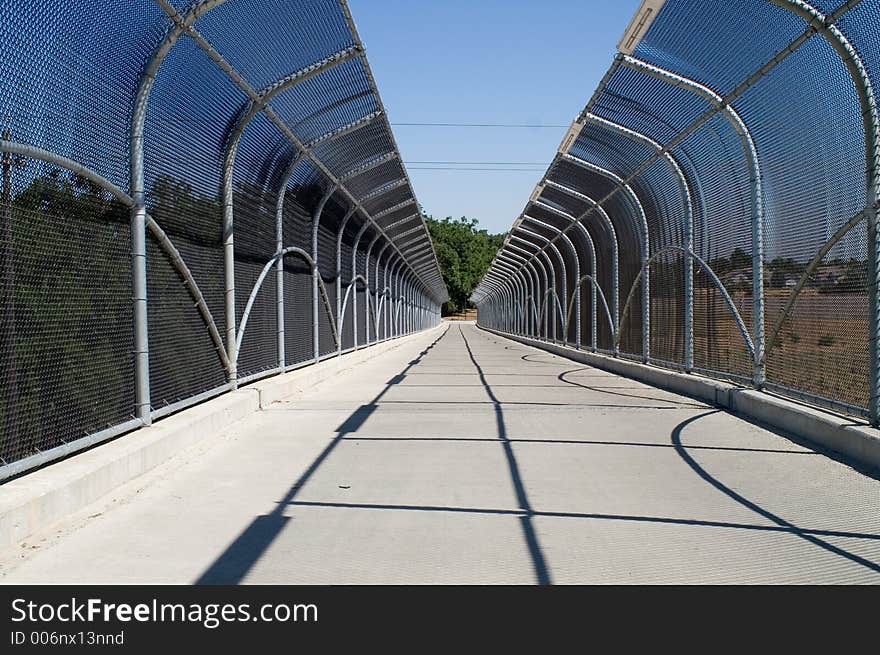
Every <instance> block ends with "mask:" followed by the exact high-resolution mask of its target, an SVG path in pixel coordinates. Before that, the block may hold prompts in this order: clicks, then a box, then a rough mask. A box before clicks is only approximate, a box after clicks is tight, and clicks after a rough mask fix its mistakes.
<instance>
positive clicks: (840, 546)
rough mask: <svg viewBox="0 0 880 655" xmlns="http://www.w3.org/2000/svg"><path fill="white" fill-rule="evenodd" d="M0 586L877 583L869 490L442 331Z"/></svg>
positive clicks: (653, 400)
mask: <svg viewBox="0 0 880 655" xmlns="http://www.w3.org/2000/svg"><path fill="white" fill-rule="evenodd" d="M0 567H2V569H0V570H2V575H3V577H2V582H5V583H18V582H58V583H60V582H90V583H92V582H94V583H131V582H177V583H188V582H210V583H238V582H247V583H309V584H311V583H405V584H406V583H536V582H540V583H856V582H873V583H877V582H880V482H878V481H877V480H875V479H873V478H871V477H868V476H865V475H863V474H861V473H859V472H857V471H855V470H853V469H852V468H850V467H848V466H846V465H844V464H841V463H839V462H836V461H834V460H832V459H829V458H827V457H825V456H824V455H821V454H818V453H815V452H813V451H811V450H810V449H808V448H806V447H804V446H802V445H798V444H796V443H794V442H792V441H790V440H788V439H786V438H784V437H782V436H779V435H777V434H774V433H772V432H769V431H767V430H765V429H762V428H760V427H757V426H755V425H752V424H750V423H747V422H745V421H743V420H741V419H738V418H735V417H733V416H730V415H728V414H725V413H723V412H720V411H717V410H715V409H714V408H712V407H710V406H707V405H704V404H701V403H699V402H695V401H693V400H690V399H688V398H684V397H681V396H676V395H674V394H670V393H667V392H664V391H660V390H658V389H655V388H652V387H648V386H646V385H643V384H640V383H637V382H633V381H631V380H628V379H624V378H621V377H617V376H615V375H611V374H609V373H604V372H602V371H599V370H596V369H593V368H589V367H585V366H583V365H579V364H576V363H573V362H571V361H569V360H566V359H562V358H559V357H555V356H552V355H549V354H547V353H544V352H542V351H539V350H535V349H533V348H529V347H526V346H521V345H518V344H515V343H513V342H510V341H507V340H504V339H501V338H499V337H495V336H493V335H490V334H488V333H486V332H483V331H481V330H478V329H477V328H475V327H474V326H473V325H472V324H468V323H454V324H449V325H448V326H444V327H443V328H440V329H439V330H435V331H432V332H431V333H430V334H426V335H424V336H422V337H419V338H417V339H414V340H412V341H410V342H408V343H406V344H404V345H402V346H401V347H399V348H397V349H395V350H393V351H391V352H390V353H388V354H386V355H383V356H382V357H379V358H377V359H375V360H371V361H369V362H367V363H365V364H362V365H360V366H358V367H356V368H355V369H353V370H351V371H349V372H346V373H342V374H340V375H339V376H337V377H335V378H333V379H331V380H330V381H328V382H325V383H323V384H321V385H319V386H318V387H316V388H314V389H312V390H310V391H308V392H306V393H303V394H301V395H299V396H297V397H294V398H291V399H290V400H289V401H288V402H284V403H277V404H275V405H273V406H272V408H271V409H270V410H268V411H265V412H261V413H260V414H259V415H258V416H257V417H256V418H252V419H249V420H247V421H244V422H241V423H239V424H236V425H233V426H231V427H230V430H229V431H228V432H227V433H225V434H220V435H212V436H210V437H209V438H207V439H205V441H203V442H202V444H201V445H200V446H198V447H196V448H194V449H191V450H190V451H188V452H185V453H182V454H181V455H180V456H179V457H177V458H175V460H173V461H171V462H168V463H167V464H165V465H163V466H161V467H160V468H159V469H156V470H155V471H153V472H152V473H150V474H148V475H146V476H143V477H141V478H139V479H138V480H136V481H135V482H133V483H131V484H129V485H127V486H126V487H124V488H121V489H119V490H118V492H117V493H115V494H114V495H113V496H112V497H108V498H106V499H104V501H102V502H100V503H97V504H95V505H94V506H93V507H91V508H89V510H88V511H85V512H83V513H81V514H80V515H78V516H74V517H71V519H70V520H68V521H65V523H64V524H63V525H58V526H56V527H55V528H54V529H53V530H52V531H51V532H47V533H45V534H42V535H37V536H36V537H34V538H32V539H30V540H28V541H27V542H26V543H24V544H20V545H19V546H17V547H16V548H15V549H14V550H13V551H7V552H6V553H3V554H2V561H0Z"/></svg>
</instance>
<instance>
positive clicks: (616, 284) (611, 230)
mask: <svg viewBox="0 0 880 655" xmlns="http://www.w3.org/2000/svg"><path fill="white" fill-rule="evenodd" d="M542 183H543V184H546V185H547V186H549V187H551V188H553V189H556V190H557V191H559V192H561V193H565V194H567V195H569V196H571V197H572V198H577V199H580V200H582V201H584V202H586V203H588V204H589V205H590V207H591V208H593V209H595V211H596V213H598V214H599V216H600V218H601V219H602V220H601V223H602V225H603V227H604V228H605V229H606V230H607V231H608V234H609V235H610V236H611V241H610V243H611V271H612V280H613V284H612V286H611V307H612V312H613V314H614V317H615V318H614V320H615V323H616V322H617V316H618V310H619V308H618V290H619V288H620V270H619V269H620V263H619V257H620V241H619V240H618V237H617V229H616V228H615V227H614V223H613V222H612V220H611V217H610V216H608V212H607V211H605V208H604V207H602V206H601V205H600V204H599V203H597V202H596V201H595V200H594V199H593V198H591V197H590V196H587V195H585V194H583V193H581V192H580V191H577V190H575V189H571V188H569V187H567V186H565V185H564V184H559V183H558V182H555V181H553V180H550V179H546V178H545V179H544V180H543V182H542ZM586 215H587V212H585V213H584V214H583V215H581V216H579V217H577V219H576V220H577V222H578V223H580V224H581V225H583V223H581V221H582V220H583V219H584V218H585V217H586ZM584 227H586V226H584Z"/></svg>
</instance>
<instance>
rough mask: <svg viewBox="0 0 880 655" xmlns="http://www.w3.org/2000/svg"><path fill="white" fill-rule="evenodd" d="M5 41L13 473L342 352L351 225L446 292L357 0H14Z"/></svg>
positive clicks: (2, 257)
mask: <svg viewBox="0 0 880 655" xmlns="http://www.w3.org/2000/svg"><path fill="white" fill-rule="evenodd" d="M0 40H2V42H3V48H2V49H0V73H2V74H0V122H2V124H0V133H2V134H0V162H2V188H0V192H2V195H0V278H2V279H0V282H2V295H0V371H2V372H0V387H2V394H0V429H2V432H0V462H2V464H0V479H4V478H6V477H9V476H10V475H14V474H16V473H19V472H21V471H22V470H26V469H27V468H28V467H30V466H36V465H39V464H42V463H44V462H46V461H50V460H51V459H53V458H56V457H59V456H61V455H63V454H64V453H66V452H68V451H69V449H67V448H65V449H57V448H56V447H57V446H60V445H62V444H69V443H70V442H74V441H76V440H77V439H80V438H81V437H89V439H84V440H82V441H81V442H80V443H81V445H87V444H88V443H92V442H93V441H94V439H93V438H92V437H93V436H94V435H95V434H96V433H100V434H101V435H104V436H105V437H106V438H109V437H110V436H113V435H115V434H118V433H120V432H121V431H123V430H125V429H131V428H132V427H136V426H137V425H139V424H140V425H142V424H148V423H149V422H151V421H152V420H153V419H154V418H160V417H161V416H164V415H165V414H167V413H169V412H171V411H176V410H177V409H180V408H182V407H184V406H186V405H187V404H190V403H193V402H197V401H198V400H199V399H202V398H204V397H207V396H208V395H210V393H216V392H218V391H222V390H224V389H228V388H235V386H236V385H237V384H238V383H239V382H240V381H241V380H247V379H250V378H253V377H256V376H259V375H261V374H265V373H267V372H271V371H273V370H277V369H278V368H279V365H280V364H281V355H284V359H285V362H284V363H285V364H286V365H287V366H291V365H295V364H300V363H304V362H306V361H309V360H311V359H312V358H313V357H314V346H313V336H314V335H315V330H314V328H313V321H314V320H315V319H317V334H318V336H319V337H320V343H319V352H320V353H321V354H328V353H331V352H334V351H336V350H337V345H336V342H335V340H334V337H333V333H332V328H331V325H332V321H333V320H335V319H337V318H338V317H337V315H336V312H337V295H338V294H337V289H336V285H337V280H338V279H339V275H340V271H339V270H338V267H337V263H336V262H337V252H336V243H337V239H336V238H337V234H338V232H339V230H340V228H341V221H342V220H343V217H344V216H346V215H351V217H352V220H351V221H350V222H351V224H352V225H353V226H354V225H358V226H359V225H362V224H364V223H366V224H369V225H371V226H372V228H371V233H372V234H371V235H370V237H369V238H370V239H372V238H373V237H374V236H378V237H379V239H380V241H381V244H380V246H386V244H390V245H387V246H386V247H387V248H388V252H389V253H390V252H392V251H393V252H395V253H396V255H397V256H398V257H401V258H402V262H403V266H404V267H405V268H407V269H409V270H410V271H411V272H412V273H413V274H414V279H415V280H416V282H415V283H416V284H417V285H418V286H419V287H420V288H421V291H422V293H423V295H425V297H426V298H428V299H429V302H430V303H432V304H433V306H434V307H435V309H436V308H438V307H439V305H440V304H442V303H443V302H444V301H445V300H446V290H445V288H444V287H443V284H442V281H441V280H442V278H441V276H440V274H439V271H438V267H437V261H436V258H433V257H430V258H424V257H422V258H420V259H419V261H418V262H416V265H415V267H413V265H412V263H411V258H409V257H408V256H407V254H406V253H405V252H403V251H402V250H401V249H400V245H399V236H398V235H397V234H385V232H384V225H385V224H383V223H381V222H380V219H381V218H382V217H383V216H389V215H392V214H393V212H395V211H396V210H397V209H399V208H400V206H402V203H408V204H410V205H413V206H416V205H415V198H414V196H413V193H412V188H411V185H410V183H409V178H408V177H407V174H406V171H405V170H404V168H403V166H402V164H401V163H400V155H399V152H398V150H397V146H396V143H395V141H394V137H393V135H392V133H391V129H390V124H389V122H388V119H387V116H386V115H385V109H384V107H383V105H382V101H381V99H380V97H379V94H378V90H377V86H376V82H375V80H374V78H373V75H372V72H371V70H370V67H369V64H368V63H367V60H366V57H365V54H364V47H363V44H362V43H361V41H360V38H359V36H358V34H357V31H356V28H355V26H354V22H353V20H352V18H351V15H350V12H349V10H348V7H347V5H346V4H345V2H339V1H337V0H304V1H302V2H297V3H290V2H286V1H285V0H271V1H269V2H262V1H256V0H205V1H196V0H174V1H172V2H166V1H165V0H156V1H155V2H153V1H150V0H121V1H120V2H112V3H88V2H57V3H48V4H47V3H24V4H22V3H20V2H12V1H6V2H3V1H0ZM374 216H375V218H374ZM316 221H317V224H318V226H319V229H318V231H317V236H318V239H317V241H318V243H317V252H314V251H313V248H312V233H313V226H314V224H315V222H316ZM416 221H417V223H418V225H417V228H418V229H417V230H416V232H410V233H409V235H408V236H407V242H406V244H404V245H405V247H407V248H410V247H413V245H414V244H415V245H417V246H418V247H420V248H421V250H422V251H423V252H424V250H425V248H426V247H427V248H430V247H431V246H430V243H429V241H428V234H427V230H426V228H425V227H424V223H423V222H422V221H421V218H420V217H418V216H417V217H416ZM414 234H415V236H416V237H417V238H415V239H414V240H413V235H414ZM343 236H344V238H343V248H342V252H341V253H340V254H341V256H342V261H341V263H343V262H344V263H345V266H347V268H345V269H343V270H344V271H346V272H345V276H346V278H347V279H346V280H345V281H344V284H342V285H340V286H341V288H342V292H343V293H344V289H345V286H344V285H345V284H347V283H348V281H350V279H351V277H352V275H353V274H354V273H355V272H354V271H352V270H351V265H350V264H349V263H348V261H347V260H349V258H350V256H351V248H352V241H353V238H354V236H353V233H352V231H351V229H348V231H347V232H346V234H345V235H343ZM279 259H281V260H282V262H283V263H282V264H281V270H282V271H283V273H281V274H279V273H278V272H277V271H276V269H277V265H276V263H277V261H278V260H279ZM313 265H316V266H317V269H318V270H319V271H320V275H321V278H322V279H323V280H324V282H325V283H326V289H327V295H328V300H329V308H328V307H325V304H324V302H323V298H318V305H319V315H318V316H315V315H314V311H313V307H312V304H313V302H314V301H315V299H316V298H315V294H314V287H313V284H312V281H313V276H312V267H313ZM383 272H384V271H383ZM279 275H280V277H279ZM282 285H283V289H282ZM352 300H353V298H352ZM359 300H360V301H361V307H362V308H361V314H360V316H361V317H364V316H366V313H365V312H364V310H365V309H366V307H365V305H364V301H365V300H366V299H365V297H363V292H361V298H360V299H359ZM328 309H329V312H328ZM349 315H350V318H349V319H348V322H347V325H343V327H342V332H343V347H346V344H347V345H352V344H353V342H354V320H353V319H354V317H353V315H352V314H349ZM282 331H283V333H284V336H283V353H280V352H279V338H280V333H281V332H282ZM372 336H373V338H375V334H373V335H372ZM361 343H363V336H362V337H361ZM74 447H77V444H74ZM53 449H55V450H53ZM19 463H20V464H19Z"/></svg>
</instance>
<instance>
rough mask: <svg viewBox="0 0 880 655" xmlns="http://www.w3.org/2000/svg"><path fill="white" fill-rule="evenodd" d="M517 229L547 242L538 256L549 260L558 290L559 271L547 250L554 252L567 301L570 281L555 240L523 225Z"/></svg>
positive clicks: (554, 322)
mask: <svg viewBox="0 0 880 655" xmlns="http://www.w3.org/2000/svg"><path fill="white" fill-rule="evenodd" d="M517 229H518V230H520V231H521V232H523V233H525V234H529V235H531V236H535V237H538V238H539V239H542V240H543V241H545V242H546V245H545V246H544V247H543V248H541V249H539V251H538V255H539V256H540V255H543V256H544V257H546V258H547V263H548V265H549V266H550V270H551V271H552V272H553V288H554V289H555V288H556V284H557V271H556V267H555V266H554V264H553V260H551V259H550V255H548V254H547V250H551V251H552V252H553V254H554V255H556V259H557V260H558V263H559V278H558V279H561V280H562V297H563V298H565V299H567V298H568V280H567V279H566V272H565V259H563V257H562V253H561V252H559V248H557V247H556V244H555V243H553V239H549V238H547V237H545V236H544V235H543V234H538V233H537V232H534V231H532V230H529V229H528V228H524V227H522V225H519V226H518V227H517ZM557 295H558V294H557ZM563 302H564V301H563ZM565 324H566V317H565V315H563V317H562V325H563V326H565ZM553 339H554V340H556V320H555V319H554V321H553Z"/></svg>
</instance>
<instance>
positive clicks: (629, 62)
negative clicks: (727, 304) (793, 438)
mask: <svg viewBox="0 0 880 655" xmlns="http://www.w3.org/2000/svg"><path fill="white" fill-rule="evenodd" d="M620 58H621V60H622V63H623V65H624V66H626V67H627V68H630V69H631V70H635V71H638V72H640V73H644V74H645V75H649V76H650V77H652V78H654V79H657V80H660V81H662V82H666V83H668V84H672V85H673V86H676V87H677V88H680V89H684V90H685V91H690V92H691V93H694V94H696V95H698V96H701V97H702V98H704V99H705V100H706V102H708V103H709V104H710V105H712V106H714V107H718V108H719V109H720V110H721V112H722V113H723V114H724V116H725V117H726V118H727V119H728V121H729V122H730V124H731V126H732V127H733V129H734V131H735V132H736V133H737V135H738V137H739V139H740V143H741V144H742V149H743V154H744V155H745V159H746V162H747V164H748V167H749V192H750V194H751V203H750V204H751V208H752V215H751V221H750V222H751V226H752V302H753V307H752V319H753V323H752V331H753V333H754V339H755V347H756V349H757V351H758V358H757V362H756V363H755V369H754V371H753V373H752V377H753V380H752V382H753V384H754V386H755V387H756V388H758V389H760V388H761V387H763V385H764V382H765V380H766V362H765V344H764V304H765V303H764V236H763V230H764V197H763V196H764V194H763V180H762V177H761V165H760V160H759V158H758V150H757V148H756V147H755V141H754V139H753V138H752V133H751V130H749V128H748V126H747V125H746V122H745V121H744V120H743V118H742V116H740V114H739V112H738V111H737V110H736V109H734V108H733V107H732V106H731V105H728V104H724V101H723V99H722V97H721V95H720V94H718V93H716V92H715V91H713V90H712V89H710V88H709V87H708V86H706V85H705V84H700V83H699V82H696V81H694V80H691V79H688V78H686V77H684V76H681V75H678V74H676V73H673V72H671V71H668V70H666V69H663V68H660V67H659V66H655V65H653V64H649V63H647V62H644V61H641V60H640V59H637V58H635V57H632V56H627V55H620ZM685 247H687V248H688V250H693V249H694V247H693V231H691V234H690V244H686V246H685ZM691 266H693V264H691ZM691 365H693V362H691Z"/></svg>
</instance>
